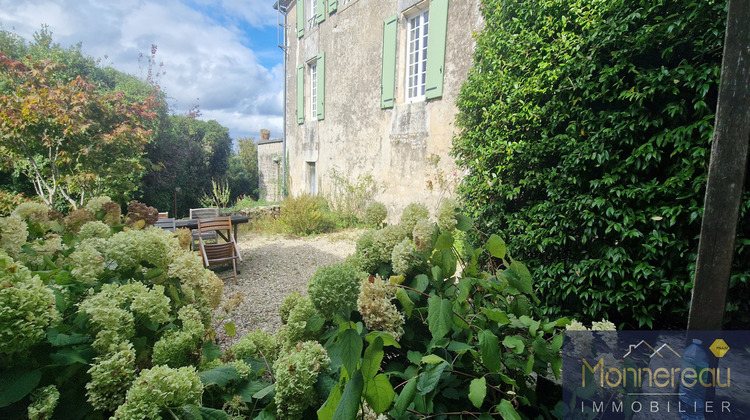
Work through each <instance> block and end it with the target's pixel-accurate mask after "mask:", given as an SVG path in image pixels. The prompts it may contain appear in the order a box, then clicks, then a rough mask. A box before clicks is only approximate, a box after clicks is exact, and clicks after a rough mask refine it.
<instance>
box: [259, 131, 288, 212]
mask: <svg viewBox="0 0 750 420" xmlns="http://www.w3.org/2000/svg"><path fill="white" fill-rule="evenodd" d="M282 154H283V143H282V139H278V138H277V139H272V138H270V132H269V131H268V130H261V135H260V141H259V142H258V192H259V194H260V198H261V199H265V200H267V201H271V202H276V201H281V200H282V197H281V188H280V187H281V176H282V167H281V165H282V158H283V156H282Z"/></svg>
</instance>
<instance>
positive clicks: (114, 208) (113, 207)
mask: <svg viewBox="0 0 750 420" xmlns="http://www.w3.org/2000/svg"><path fill="white" fill-rule="evenodd" d="M101 210H102V211H103V212H105V214H104V218H103V219H102V222H104V223H106V224H107V225H109V226H115V225H119V224H120V223H121V222H122V209H121V208H120V205H119V204H117V203H115V202H114V201H110V202H108V203H104V204H102V208H101Z"/></svg>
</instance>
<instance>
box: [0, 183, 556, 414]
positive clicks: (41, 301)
mask: <svg viewBox="0 0 750 420" xmlns="http://www.w3.org/2000/svg"><path fill="white" fill-rule="evenodd" d="M108 203H109V201H107V200H104V199H99V198H97V199H95V200H92V202H90V205H87V206H86V207H87V208H88V209H90V210H87V209H82V210H83V211H86V212H87V213H88V214H93V217H94V218H95V220H93V221H88V222H86V223H84V224H83V225H82V226H81V227H80V228H79V229H78V234H73V233H72V232H70V231H67V230H66V229H65V224H64V220H65V218H62V217H61V216H58V215H56V214H55V213H54V212H49V211H45V208H44V206H40V205H38V204H33V203H32V204H27V205H24V206H23V207H21V208H19V209H16V210H17V211H15V213H14V214H13V215H11V216H9V217H5V218H0V228H1V229H0V245H1V246H2V251H0V266H2V268H3V271H2V273H4V274H3V277H2V279H0V280H2V282H0V299H2V302H0V303H2V306H0V307H2V308H13V310H14V311H15V312H13V313H10V312H7V311H5V312H2V313H1V315H2V316H0V335H1V336H2V337H3V340H2V343H3V344H2V345H3V347H0V379H1V380H0V391H2V392H1V393H0V415H2V417H3V418H13V419H14V418H24V417H26V416H27V415H28V416H31V417H32V418H50V417H51V416H53V415H60V414H61V413H65V417H66V418H100V417H109V416H112V418H116V419H156V418H184V419H229V418H232V419H239V418H260V419H273V418H315V417H317V418H320V419H353V418H356V417H358V416H359V417H361V418H376V417H378V416H379V415H381V414H382V415H387V416H390V417H391V418H396V419H409V418H421V417H425V416H427V417H440V416H443V415H445V413H449V412H453V413H460V414H461V415H465V416H471V417H479V418H492V417H493V415H494V416H502V417H503V418H510V419H518V418H520V417H519V416H520V415H527V416H530V417H538V416H542V417H551V416H552V411H553V410H554V409H555V405H556V404H557V403H558V401H559V388H558V387H555V386H554V385H552V384H553V382H554V381H555V379H556V378H559V374H560V368H561V363H562V359H561V356H560V348H561V345H562V342H563V337H562V334H561V330H562V328H563V327H565V326H566V325H568V324H569V321H568V320H567V319H566V318H561V319H558V320H554V321H551V322H547V321H540V320H536V319H534V318H533V314H532V309H531V308H532V306H533V305H535V304H536V302H537V301H538V299H537V297H536V295H535V292H534V288H533V286H532V280H531V275H530V274H529V272H528V270H527V269H526V268H525V266H524V265H523V264H521V263H520V262H518V261H516V260H514V259H512V258H511V257H510V256H509V255H508V253H507V250H506V246H505V243H504V242H503V241H502V240H501V239H500V237H499V236H497V235H491V236H489V237H484V236H483V235H481V234H478V236H479V237H481V238H482V240H483V245H482V246H481V247H473V246H472V245H471V244H469V243H464V244H463V245H462V247H460V248H461V249H462V251H461V252H459V251H457V245H458V244H457V240H456V237H457V232H459V231H474V230H475V228H474V226H473V224H472V223H471V220H470V219H468V218H467V217H465V216H463V215H460V214H457V213H456V212H455V209H454V208H453V205H452V204H448V205H445V206H443V208H442V209H441V211H440V213H439V215H437V219H439V223H432V222H429V221H428V220H427V217H428V215H426V214H423V211H422V209H421V207H419V206H412V208H411V209H412V210H410V211H409V212H406V215H407V216H409V217H407V219H406V220H405V222H406V223H408V224H409V225H410V226H411V225H414V227H413V228H412V231H411V232H410V231H409V229H407V228H406V227H404V226H403V225H401V224H398V225H389V226H387V227H385V228H382V229H378V230H372V231H369V232H367V233H366V234H364V235H363V237H365V238H370V239H368V240H366V241H362V244H360V245H361V246H358V249H357V252H356V253H355V254H353V255H352V256H351V257H350V258H349V259H348V260H347V261H346V262H345V263H342V264H336V265H333V266H330V267H323V268H320V269H319V270H318V272H316V274H315V276H314V277H313V279H311V284H310V290H309V295H310V296H305V295H300V294H297V293H294V294H291V295H289V296H288V297H287V298H286V299H285V300H284V302H282V305H281V311H280V312H281V316H282V324H283V325H282V327H281V328H280V329H279V330H278V332H276V333H275V334H268V333H266V332H263V331H253V332H251V333H249V334H247V335H245V336H244V337H241V338H240V339H239V340H238V341H237V342H236V343H235V344H234V345H232V346H231V347H230V348H229V349H228V350H227V351H226V352H222V351H221V350H220V349H219V347H218V346H217V345H216V344H214V343H213V342H212V341H211V338H212V337H213V336H214V332H213V331H212V330H211V309H212V308H216V307H217V306H218V304H219V301H220V296H221V289H222V288H221V286H222V283H221V281H220V280H218V278H217V277H216V276H215V274H214V273H212V272H211V271H208V270H205V269H204V268H203V267H202V265H201V262H200V257H199V256H198V255H196V254H195V253H191V252H188V251H185V250H183V249H182V248H181V247H180V246H179V241H178V239H177V237H176V236H173V234H172V233H170V232H165V231H162V230H160V229H156V228H153V227H145V228H144V229H139V227H141V225H142V224H143V223H136V224H134V225H133V227H132V228H130V227H127V226H126V225H124V224H121V223H117V224H113V225H109V224H107V223H105V222H104V220H105V216H107V214H108V213H107V212H106V211H104V210H103V209H105V208H107V207H108ZM454 203H455V202H454ZM133 207H135V206H133ZM417 214H419V215H420V216H423V217H424V219H419V220H412V219H413V218H412V217H411V216H414V215H417ZM73 216H75V215H73ZM70 217H71V215H68V216H66V218H70ZM75 217H77V218H80V216H75ZM414 218H416V217H414ZM77 220H78V219H77ZM106 220H112V218H111V215H110V217H109V218H108V219H106ZM141 220H143V219H141ZM70 225H71V226H74V225H76V226H77V225H78V224H77V223H76V224H73V223H71V224H70ZM425 226H427V227H429V229H424V227H425ZM418 231H421V233H418ZM420 235H426V236H420ZM413 237H418V238H420V241H422V242H421V244H420V246H419V247H418V248H417V247H416V246H415V245H414V243H413V239H412V238H413ZM373 243H377V244H379V245H377V246H384V247H386V248H385V249H378V251H379V252H378V253H377V255H376V258H375V259H372V258H371V255H370V253H371V252H372V251H373V250H374V249H373V248H372V244H373ZM367 244H370V245H369V246H367ZM482 256H486V257H487V259H488V260H489V262H490V263H489V265H486V266H484V265H483V266H480V265H479V261H480V260H481V259H483V258H482ZM396 260H406V261H409V264H407V265H405V266H404V267H403V269H402V270H400V271H399V273H398V275H397V273H396V272H394V269H393V267H395V266H397V265H398V264H396ZM363 265H367V266H368V267H369V268H368V269H367V270H363ZM362 271H366V272H362ZM17 312H20V313H17ZM6 315H8V316H6ZM23 318H27V319H29V318H33V319H34V320H35V322H33V323H30V322H17V320H18V319H23Z"/></svg>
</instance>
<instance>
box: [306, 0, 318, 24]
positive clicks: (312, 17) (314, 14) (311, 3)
mask: <svg viewBox="0 0 750 420" xmlns="http://www.w3.org/2000/svg"><path fill="white" fill-rule="evenodd" d="M305 6H307V7H306V8H305V9H306V11H307V29H312V28H314V27H316V26H318V0H308V1H307V4H306V5H305Z"/></svg>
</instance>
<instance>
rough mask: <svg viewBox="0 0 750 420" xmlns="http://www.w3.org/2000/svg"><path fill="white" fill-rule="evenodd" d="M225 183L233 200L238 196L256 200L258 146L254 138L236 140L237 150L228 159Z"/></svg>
mask: <svg viewBox="0 0 750 420" xmlns="http://www.w3.org/2000/svg"><path fill="white" fill-rule="evenodd" d="M227 181H228V182H229V186H230V188H231V189H232V199H233V200H234V199H236V198H237V197H239V196H240V195H246V196H249V197H251V198H252V199H254V200H257V199H258V145H257V144H256V143H255V139H254V138H252V137H250V138H239V139H237V148H236V150H235V151H234V152H233V153H232V156H231V157H230V158H229V170H228V171H227Z"/></svg>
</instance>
